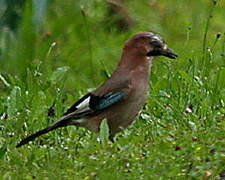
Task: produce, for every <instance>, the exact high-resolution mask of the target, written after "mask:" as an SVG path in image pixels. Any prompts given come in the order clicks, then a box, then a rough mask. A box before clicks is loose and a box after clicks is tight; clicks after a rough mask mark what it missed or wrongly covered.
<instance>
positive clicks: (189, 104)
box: [0, 0, 225, 180]
mask: <svg viewBox="0 0 225 180" xmlns="http://www.w3.org/2000/svg"><path fill="white" fill-rule="evenodd" d="M124 4H125V5H126V7H127V11H128V12H129V13H130V15H131V16H132V17H134V18H135V19H136V21H137V23H136V26H135V27H134V28H133V29H131V30H129V31H127V32H120V31H118V29H117V28H116V27H115V26H113V25H110V29H105V26H106V25H108V24H106V23H105V22H104V16H105V14H106V8H105V5H104V1H97V0H96V1H92V2H91V1H81V0H80V1H77V3H75V2H74V1H73V0H68V1H60V0H55V1H53V2H51V3H49V8H48V9H47V10H46V21H44V22H43V24H42V26H43V27H42V26H40V27H41V28H42V31H38V30H39V29H40V27H38V28H37V29H36V27H35V26H33V25H32V14H33V13H34V12H33V11H32V8H31V4H30V3H29V2H27V3H26V5H25V7H24V11H23V14H22V15H21V16H22V20H21V22H20V23H19V26H18V29H17V30H16V31H15V32H12V31H11V30H9V29H6V28H4V27H3V28H2V30H1V31H0V48H1V54H0V67H1V71H0V94H1V97H0V115H1V116H0V129H1V131H0V179H203V180H206V179H216V178H217V179H219V177H220V176H222V174H223V173H224V171H225V168H224V167H225V141H224V139H225V133H224V131H225V121H224V120H225V80H224V79H225V30H224V29H225V25H224V18H225V14H224V7H225V3H224V1H222V0H220V1H219V0H218V1H215V0H214V1H210V0H207V1H205V0H202V1H195V0H190V1H184V0H172V1H166V0H162V1H160V2H158V1H147V0H140V1H136V2H133V1H126V2H124ZM138 31H155V32H158V33H159V34H161V35H162V36H163V37H164V39H166V40H167V41H168V44H169V46H170V47H171V48H173V49H174V50H175V51H176V52H177V53H178V54H179V59H178V60H175V61H170V60H168V59H166V58H163V57H160V58H157V59H155V61H154V65H153V69H152V73H151V78H150V79H151V80H150V87H151V91H150V96H149V99H148V101H147V103H146V105H145V107H144V109H143V111H142V114H141V115H140V117H139V118H138V119H137V121H136V123H135V124H133V125H132V126H131V127H129V128H128V129H126V130H124V131H123V132H122V133H119V134H118V136H117V141H116V142H115V143H113V144H112V143H110V142H108V141H107V140H105V137H104V134H105V133H106V134H107V132H104V131H103V134H100V135H99V134H94V133H91V132H89V131H88V130H85V129H83V128H76V127H68V128H63V129H59V130H56V131H54V132H51V133H49V134H47V135H45V136H43V137H40V138H39V139H37V140H36V141H34V142H33V143H30V144H29V145H27V146H25V147H22V148H20V149H16V148H15V145H16V143H17V142H18V141H19V140H21V139H22V138H23V137H25V136H26V135H28V134H31V133H33V132H35V131H37V130H39V129H41V128H43V127H45V126H47V125H49V124H51V123H52V122H53V121H55V120H57V119H58V118H59V117H60V116H61V115H62V114H63V112H65V110H66V109H67V108H68V107H69V106H70V105H72V104H73V103H74V102H75V101H76V100H78V99H79V98H80V97H81V96H82V95H84V94H85V93H86V92H88V91H89V90H91V89H93V88H95V87H97V85H99V84H101V83H102V82H103V81H104V80H105V79H107V77H108V74H110V73H111V72H112V71H113V69H114V67H115V65H116V63H117V62H118V59H119V58H120V54H121V48H122V46H123V44H124V41H125V40H126V39H128V38H129V37H130V36H132V35H133V34H135V33H136V32H138ZM104 126H105V125H104ZM99 139H103V140H104V145H103V144H101V143H100V142H99V141H100V140H99Z"/></svg>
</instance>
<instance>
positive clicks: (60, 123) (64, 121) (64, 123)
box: [16, 118, 69, 148]
mask: <svg viewBox="0 0 225 180" xmlns="http://www.w3.org/2000/svg"><path fill="white" fill-rule="evenodd" d="M68 124H69V119H64V118H63V119H61V120H59V121H58V122H56V123H55V124H53V125H52V126H49V127H47V128H45V129H42V130H40V131H38V132H36V133H34V134H32V135H30V136H28V137H27V138H25V139H23V140H22V141H20V143H19V144H17V145H16V147H17V148H19V147H21V146H23V145H25V144H27V143H28V142H30V141H33V140H35V139H36V138H37V137H39V136H41V135H42V134H46V133H48V132H49V131H52V130H54V129H57V128H59V127H65V126H67V125H68Z"/></svg>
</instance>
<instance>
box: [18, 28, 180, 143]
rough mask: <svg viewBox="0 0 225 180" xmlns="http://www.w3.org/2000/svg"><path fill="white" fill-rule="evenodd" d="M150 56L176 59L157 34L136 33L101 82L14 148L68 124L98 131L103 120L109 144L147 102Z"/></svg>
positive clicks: (151, 58)
mask: <svg viewBox="0 0 225 180" xmlns="http://www.w3.org/2000/svg"><path fill="white" fill-rule="evenodd" d="M154 56H166V57H168V58H171V59H175V58H177V57H178V56H177V54H176V53H175V52H173V51H172V50H171V49H169V48H168V47H167V44H166V43H165V41H164V40H163V39H162V38H161V37H160V36H159V35H157V34H154V33H151V32H142V33H138V34H136V35H135V36H133V37H132V38H131V39H129V40H128V41H127V42H126V43H125V46H124V48H123V53H122V57H121V60H120V62H119V64H118V66H117V68H116V70H115V71H114V72H113V74H112V76H111V77H110V78H109V79H108V80H107V81H106V82H105V83H103V84H102V85H101V86H100V87H99V88H97V89H96V90H94V91H92V92H90V93H88V94H86V95H85V96H83V97H82V98H81V99H80V100H78V101H77V102H76V103H75V104H74V105H72V106H71V107H70V108H69V109H68V110H67V112H66V113H64V115H63V116H62V118H61V119H59V120H58V121H57V122H55V123H54V124H53V125H51V126H49V127H47V128H45V129H42V130H40V131H38V132H36V133H35V134H32V135H30V136H28V137H27V138H25V139H23V140H22V141H21V142H20V143H19V144H18V145H17V146H16V147H20V146H23V145H24V144H27V143H28V142H29V141H32V140H34V139H35V138H37V137H38V136H40V135H42V134H45V133H48V132H49V131H52V130H54V129H57V128H60V127H65V126H68V125H75V126H78V127H85V128H87V129H89V130H91V131H94V132H99V130H100V124H101V121H102V120H103V119H107V123H108V126H109V133H110V139H111V140H112V141H113V138H114V136H115V135H116V133H118V132H120V131H121V130H122V129H124V128H126V127H128V126H129V125H130V124H131V123H132V122H133V121H134V120H135V117H136V116H137V115H138V113H139V111H140V110H141V109H142V107H143V105H144V103H145V101H146V99H147V95H148V83H149V73H150V68H151V64H152V60H153V57H154Z"/></svg>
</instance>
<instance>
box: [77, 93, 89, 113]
mask: <svg viewBox="0 0 225 180" xmlns="http://www.w3.org/2000/svg"><path fill="white" fill-rule="evenodd" d="M89 104H90V96H88V97H87V98H86V99H85V100H84V101H82V102H81V103H80V104H78V105H77V106H76V108H77V110H76V112H77V113H82V112H85V111H88V110H90V107H89Z"/></svg>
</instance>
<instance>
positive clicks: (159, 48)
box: [125, 32, 178, 59]
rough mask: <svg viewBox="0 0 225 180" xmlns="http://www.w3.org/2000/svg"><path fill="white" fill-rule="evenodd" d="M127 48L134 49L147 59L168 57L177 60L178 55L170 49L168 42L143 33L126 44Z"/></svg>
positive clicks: (154, 35)
mask: <svg viewBox="0 0 225 180" xmlns="http://www.w3.org/2000/svg"><path fill="white" fill-rule="evenodd" d="M125 47H127V48H129V49H131V48H134V49H135V50H136V51H137V52H138V53H140V54H141V55H144V56H146V57H154V56H166V57H168V58H171V59H176V58H177V57H178V55H177V54H176V53H175V52H174V51H173V50H172V49H170V48H168V46H167V44H166V42H165V41H164V40H163V39H162V38H161V37H160V36H159V35H157V34H154V33H151V32H142V33H138V34H136V35H135V36H134V37H133V38H131V39H130V40H128V42H127V43H126V46H125Z"/></svg>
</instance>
